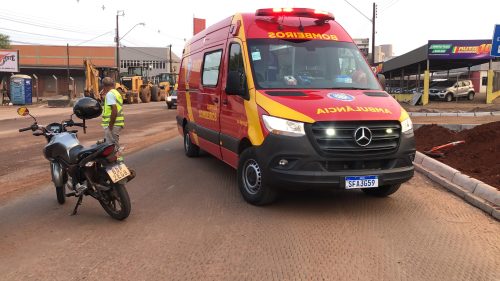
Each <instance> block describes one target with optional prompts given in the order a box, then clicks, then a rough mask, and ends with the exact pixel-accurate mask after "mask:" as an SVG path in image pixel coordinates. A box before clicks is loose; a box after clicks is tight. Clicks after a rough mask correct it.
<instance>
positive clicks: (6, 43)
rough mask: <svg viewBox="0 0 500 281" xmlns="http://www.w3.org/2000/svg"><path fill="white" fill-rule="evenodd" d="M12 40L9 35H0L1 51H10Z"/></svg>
mask: <svg viewBox="0 0 500 281" xmlns="http://www.w3.org/2000/svg"><path fill="white" fill-rule="evenodd" d="M9 48H10V39H9V35H4V34H1V33H0V49H9Z"/></svg>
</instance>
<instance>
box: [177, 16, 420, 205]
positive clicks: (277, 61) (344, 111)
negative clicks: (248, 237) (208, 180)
mask: <svg viewBox="0 0 500 281" xmlns="http://www.w3.org/2000/svg"><path fill="white" fill-rule="evenodd" d="M379 79H383V78H382V77H380V78H379ZM379 79H377V76H375V74H374V73H373V72H372V70H371V68H370V67H369V66H368V64H367V63H366V60H365V58H364V57H363V55H362V54H361V53H360V51H359V50H358V48H357V46H356V44H355V43H354V42H353V40H352V38H351V37H350V36H349V34H348V33H347V32H346V31H345V30H344V28H342V26H341V25H340V24H338V23H337V22H336V21H335V18H334V17H333V15H332V14H331V13H328V12H324V11H319V10H314V9H305V8H273V9H259V10H257V11H256V12H255V13H242V14H235V15H233V16H231V17H229V18H226V19H224V20H222V21H220V22H218V23H216V24H214V25H213V26H211V27H209V28H207V29H206V30H204V31H202V32H200V33H198V34H196V35H195V36H194V37H193V38H192V39H190V40H189V41H188V42H187V43H186V45H185V48H184V51H183V54H182V62H181V67H180V72H179V85H178V106H177V124H178V129H179V132H180V134H181V135H182V136H183V138H184V151H185V154H186V155H187V156H188V157H195V156H197V155H198V154H199V151H200V149H201V150H203V151H205V152H208V153H209V154H211V155H213V156H215V157H216V158H218V159H220V160H222V161H224V162H225V163H227V164H228V165H230V166H231V167H233V168H235V169H236V170H237V181H238V187H239V190H240V192H241V194H242V196H243V198H244V199H245V200H246V201H247V202H248V203H250V204H254V205H264V204H269V203H271V202H273V201H274V200H275V198H276V195H277V193H278V191H279V190H281V189H308V188H326V189H335V188H336V189H347V190H351V189H361V190H362V191H363V192H365V193H367V194H369V195H373V196H379V197H384V196H388V195H390V194H392V193H394V192H396V191H397V190H398V189H399V187H400V185H401V184H402V183H404V182H406V181H408V180H409V179H410V178H411V177H412V176H413V173H414V169H413V164H412V163H413V159H414V157H415V140H414V134H413V127H412V122H411V120H410V117H409V116H408V113H407V112H406V111H405V110H404V109H403V108H402V107H401V106H400V105H399V104H398V103H397V102H396V100H394V99H393V98H392V97H391V96H390V95H388V94H387V93H386V92H385V91H384V90H383V87H382V85H381V84H383V83H381V82H379Z"/></svg>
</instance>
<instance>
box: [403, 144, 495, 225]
mask: <svg viewBox="0 0 500 281" xmlns="http://www.w3.org/2000/svg"><path fill="white" fill-rule="evenodd" d="M413 164H414V166H415V170H416V171H418V172H420V173H422V174H424V175H425V176H427V177H428V178H429V179H431V180H432V181H434V182H436V183H438V184H439V185H441V186H443V187H444V188H446V189H448V190H449V191H451V192H453V193H455V194H456V195H457V196H458V197H460V198H462V199H464V200H465V201H467V202H468V203H470V204H471V205H473V206H475V207H477V208H479V209H481V210H483V211H484V212H486V213H488V214H489V215H491V216H492V217H494V218H495V219H497V220H499V221H500V191H499V190H497V189H496V188H494V187H493V186H491V185H488V184H486V183H484V182H482V181H480V180H477V179H475V178H471V177H469V176H467V175H465V174H462V173H461V172H460V171H458V170H456V169H454V168H452V167H450V166H448V165H446V164H444V163H441V162H439V161H437V160H435V159H433V158H431V157H428V156H426V155H424V154H423V153H421V152H418V151H417V153H416V155H415V160H414V163H413Z"/></svg>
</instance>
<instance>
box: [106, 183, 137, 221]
mask: <svg viewBox="0 0 500 281" xmlns="http://www.w3.org/2000/svg"><path fill="white" fill-rule="evenodd" d="M102 194H103V198H101V199H99V203H101V206H102V208H103V209H104V210H105V211H106V213H108V215H110V216H111V217H112V218H114V219H116V220H124V219H126V218H127V217H128V216H129V214H130V209H131V204H130V198H129V196H128V192H127V189H126V188H125V185H123V184H113V185H112V186H111V189H110V190H108V191H103V192H102Z"/></svg>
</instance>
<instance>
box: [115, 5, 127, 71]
mask: <svg viewBox="0 0 500 281" xmlns="http://www.w3.org/2000/svg"><path fill="white" fill-rule="evenodd" d="M124 15H125V12H124V11H123V10H118V11H116V37H115V42H116V68H117V69H118V73H120V32H119V29H118V17H119V16H124Z"/></svg>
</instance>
